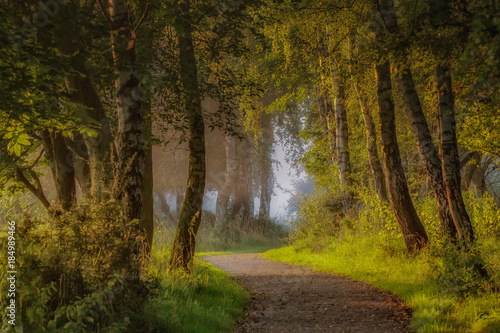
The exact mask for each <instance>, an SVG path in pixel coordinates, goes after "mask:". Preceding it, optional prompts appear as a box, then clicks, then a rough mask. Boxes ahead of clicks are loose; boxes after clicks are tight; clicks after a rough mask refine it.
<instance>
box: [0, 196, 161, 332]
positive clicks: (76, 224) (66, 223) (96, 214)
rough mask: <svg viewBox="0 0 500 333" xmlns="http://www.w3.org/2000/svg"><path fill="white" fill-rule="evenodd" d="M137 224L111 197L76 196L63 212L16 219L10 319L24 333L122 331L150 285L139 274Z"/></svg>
mask: <svg viewBox="0 0 500 333" xmlns="http://www.w3.org/2000/svg"><path fill="white" fill-rule="evenodd" d="M137 225H138V221H132V222H130V221H127V220H126V219H125V218H124V216H123V214H122V209H121V207H120V205H118V204H117V203H116V202H101V203H97V202H84V203H82V204H79V205H77V206H76V207H75V208H74V209H73V210H72V211H70V212H67V213H63V214H57V213H55V214H54V215H53V216H52V217H41V218H35V217H30V216H25V218H24V219H23V220H20V221H18V226H17V234H16V239H17V244H16V250H17V257H16V260H17V265H18V272H19V274H18V281H17V292H18V295H17V301H18V309H19V310H20V311H19V313H18V316H19V317H18V318H19V319H20V320H21V321H22V323H23V326H24V329H25V331H28V332H34V331H42V332H43V331H45V332H125V331H127V329H128V327H129V326H130V323H131V322H137V320H140V314H139V313H140V311H137V309H142V306H141V305H142V304H143V303H144V302H145V301H146V300H147V297H148V295H149V294H150V293H151V292H153V291H154V290H155V287H154V285H155V284H151V282H153V281H147V279H146V278H144V277H143V276H141V271H142V269H141V267H142V254H141V244H142V240H143V235H142V234H141V233H140V232H139V228H138V226H137ZM4 237H5V235H4V234H3V235H2V239H1V240H0V244H1V246H2V247H5V244H7V242H6V241H5V239H3V238H4ZM0 250H1V252H2V255H4V254H5V253H6V249H5V248H1V249H0ZM6 262H7V261H6V260H5V258H2V259H1V265H5V264H6ZM5 268H6V267H2V275H4V274H5V272H6V271H7V269H5ZM1 278H2V282H1V283H2V286H1V288H2V290H6V289H5V286H4V284H5V282H4V281H6V279H5V278H6V277H5V276H2V277H1ZM5 300H6V299H5V298H2V308H4V309H5V308H6V306H4V305H5V304H3V302H5ZM3 318H5V316H4V317H3ZM3 328H5V329H6V328H8V325H7V324H6V323H4V325H3Z"/></svg>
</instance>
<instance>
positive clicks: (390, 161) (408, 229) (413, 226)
mask: <svg viewBox="0 0 500 333" xmlns="http://www.w3.org/2000/svg"><path fill="white" fill-rule="evenodd" d="M375 69H376V74H377V99H378V108H379V124H380V137H381V144H382V157H383V161H384V165H385V170H386V181H387V188H388V190H389V198H390V203H391V207H392V211H393V212H394V215H395V216H396V220H397V221H398V223H399V227H400V229H401V232H402V234H403V238H404V241H405V244H406V248H407V249H408V251H409V252H415V251H418V250H420V249H422V248H423V247H425V246H427V245H428V244H429V239H428V236H427V233H426V232H425V229H424V226H423V225H422V222H421V221H420V219H419V217H418V215H417V212H416V210H415V207H414V206H413V202H412V201H411V196H410V192H409V191H408V185H407V183H406V177H405V173H404V170H403V166H402V164H401V156H400V153H399V146H398V142H397V134H396V117H395V114H394V102H393V100H392V84H391V73H390V65H389V63H388V62H384V63H382V64H377V65H376V67H375Z"/></svg>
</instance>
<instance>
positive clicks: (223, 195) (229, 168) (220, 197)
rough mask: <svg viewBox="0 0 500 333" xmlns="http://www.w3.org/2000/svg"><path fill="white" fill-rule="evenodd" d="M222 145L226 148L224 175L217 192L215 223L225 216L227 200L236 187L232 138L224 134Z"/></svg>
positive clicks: (234, 147)
mask: <svg viewBox="0 0 500 333" xmlns="http://www.w3.org/2000/svg"><path fill="white" fill-rule="evenodd" d="M224 145H225V148H226V173H225V178H224V184H223V185H222V187H221V188H220V189H219V192H218V194H217V203H216V220H217V222H221V221H223V220H224V219H225V218H226V216H227V210H228V207H229V200H230V199H231V194H232V193H233V190H234V187H235V185H236V180H237V178H238V164H237V162H236V146H235V142H234V137H233V136H231V135H230V134H226V138H225V140H224Z"/></svg>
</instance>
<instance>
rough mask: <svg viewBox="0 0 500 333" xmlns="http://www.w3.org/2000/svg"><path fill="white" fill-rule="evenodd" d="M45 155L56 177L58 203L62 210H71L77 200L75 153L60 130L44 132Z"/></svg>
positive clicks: (54, 177) (53, 175)
mask: <svg viewBox="0 0 500 333" xmlns="http://www.w3.org/2000/svg"><path fill="white" fill-rule="evenodd" d="M42 144H43V149H44V151H45V157H46V158H47V160H48V161H49V164H50V169H51V171H52V177H53V179H54V184H55V189H56V196H57V204H56V206H58V207H59V208H62V210H65V211H67V210H69V209H70V208H71V207H72V206H73V204H74V203H75V202H76V183H75V168H74V166H73V153H72V152H71V150H69V149H68V147H67V146H66V142H65V140H64V137H63V136H62V134H61V133H60V132H49V131H48V130H44V131H43V132H42Z"/></svg>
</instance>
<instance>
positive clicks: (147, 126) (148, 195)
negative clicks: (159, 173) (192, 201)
mask: <svg viewBox="0 0 500 333" xmlns="http://www.w3.org/2000/svg"><path fill="white" fill-rule="evenodd" d="M142 112H143V117H144V136H145V138H146V142H145V170H144V189H143V197H142V216H141V222H140V228H141V230H143V231H144V232H145V233H146V244H147V253H150V250H151V248H152V246H153V236H154V196H153V187H154V175H153V145H152V142H151V139H152V135H153V134H152V120H151V104H150V103H149V101H147V102H145V103H143V104H142ZM169 212H170V210H169Z"/></svg>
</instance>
